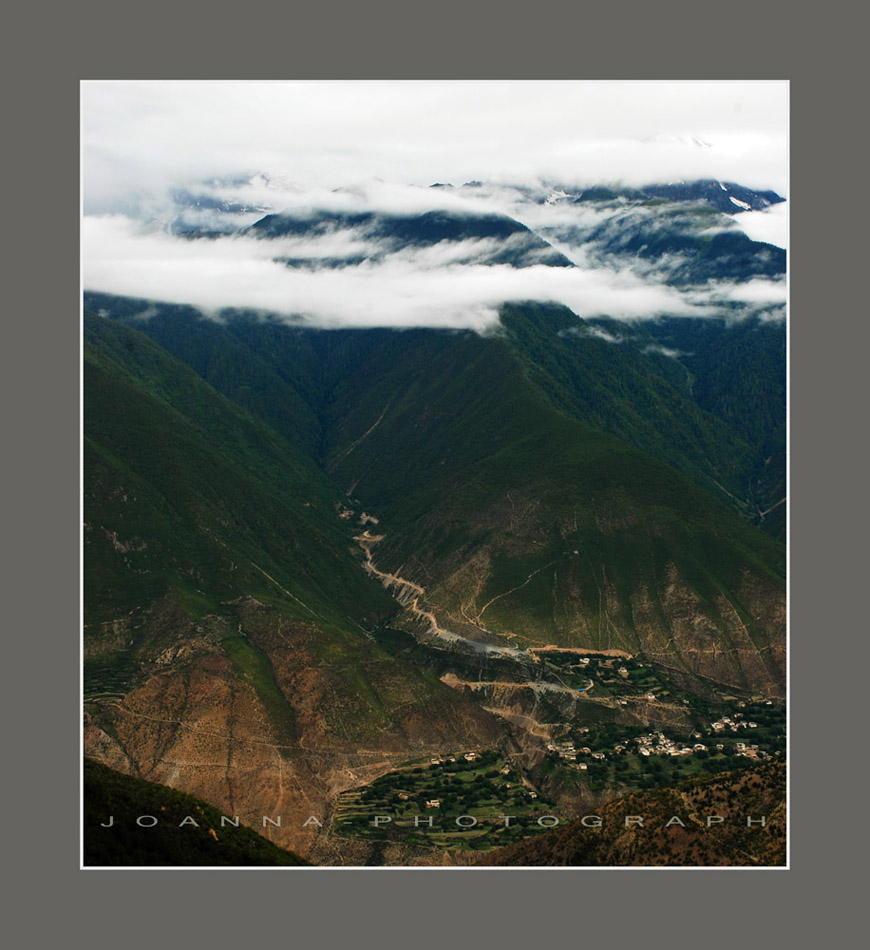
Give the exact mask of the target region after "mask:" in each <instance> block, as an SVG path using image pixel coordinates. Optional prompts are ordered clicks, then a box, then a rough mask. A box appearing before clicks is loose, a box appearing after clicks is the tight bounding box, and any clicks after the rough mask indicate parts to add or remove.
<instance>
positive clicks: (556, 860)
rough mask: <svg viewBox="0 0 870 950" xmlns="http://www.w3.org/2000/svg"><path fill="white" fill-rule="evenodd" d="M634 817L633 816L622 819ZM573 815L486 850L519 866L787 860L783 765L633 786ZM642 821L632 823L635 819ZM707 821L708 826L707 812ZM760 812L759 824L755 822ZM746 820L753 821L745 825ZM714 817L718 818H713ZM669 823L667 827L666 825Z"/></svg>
mask: <svg viewBox="0 0 870 950" xmlns="http://www.w3.org/2000/svg"><path fill="white" fill-rule="evenodd" d="M631 816H633V820H629V822H628V824H626V819H627V818H630V817H631ZM595 817H597V818H598V819H599V822H600V827H593V825H594V819H593V818H591V817H590V818H588V819H587V824H586V825H585V826H584V824H583V823H582V822H581V821H580V820H577V821H575V822H572V823H571V824H570V825H566V826H565V827H564V828H560V829H559V830H558V831H554V832H551V833H550V834H547V835H541V836H539V837H535V838H530V839H527V840H526V841H521V842H518V843H517V844H513V845H509V846H508V847H506V848H503V849H501V850H500V851H496V852H494V853H493V854H490V855H487V856H486V858H485V859H482V860H481V861H480V862H479V863H480V864H486V865H495V866H518V867H566V866H567V867H571V866H586V867H655V866H659V867H667V866H676V867H680V866H705V867H709V866H716V865H719V866H729V865H730V866H740V867H778V866H784V865H785V863H786V837H785V822H786V786H785V766H784V765H781V764H779V763H776V764H771V765H766V766H763V767H761V768H759V769H753V770H746V771H744V772H737V773H726V774H725V775H718V776H715V777H714V778H704V779H700V780H695V781H692V782H684V783H682V784H680V785H677V786H675V787H674V788H668V789H661V790H659V791H649V792H635V793H632V794H631V795H626V796H625V797H623V798H619V799H617V800H616V801H613V802H609V803H608V804H606V805H604V806H603V807H600V808H598V809H596V815H595ZM638 817H639V818H642V819H643V821H642V824H641V825H638V824H637V818H638ZM710 817H712V819H713V820H712V821H711V822H710V823H709V824H708V818H710ZM762 817H763V818H764V825H763V826H762V825H761V824H760V820H761V819H762ZM748 818H751V819H752V820H753V821H754V824H753V825H751V826H749V825H747V819H748ZM718 819H722V820H721V821H719V820H718ZM669 822H670V826H669V824H668V823H669Z"/></svg>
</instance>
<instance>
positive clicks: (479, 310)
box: [83, 176, 786, 331]
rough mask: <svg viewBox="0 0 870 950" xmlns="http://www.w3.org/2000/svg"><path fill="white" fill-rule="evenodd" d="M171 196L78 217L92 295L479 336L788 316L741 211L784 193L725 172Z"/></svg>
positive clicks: (781, 257)
mask: <svg viewBox="0 0 870 950" xmlns="http://www.w3.org/2000/svg"><path fill="white" fill-rule="evenodd" d="M732 193H733V194H732ZM663 195H664V196H665V197H663ZM735 195H741V196H742V197H740V198H739V199H738V198H734V196H735ZM732 198H734V202H735V203H731V199H732ZM267 199H270V200H267ZM167 201H168V203H167V204H166V205H164V207H163V209H162V212H161V213H160V214H159V215H158V216H157V217H154V214H155V208H154V207H153V206H152V205H149V204H147V203H146V204H143V205H141V206H139V207H138V208H136V209H135V210H136V211H137V212H138V213H139V214H144V215H145V217H144V218H138V219H137V218H135V217H132V216H129V215H109V216H87V217H86V218H85V221H84V247H83V250H84V260H85V267H84V285H85V289H86V290H96V291H102V292H109V293H113V294H117V295H121V296H129V297H139V298H144V299H155V300H160V301H163V302H167V303H184V304H189V305H192V306H195V307H198V308H199V309H201V310H202V311H203V312H205V313H207V314H210V315H219V314H220V312H221V311H222V310H230V309H232V310H237V311H238V310H247V311H252V312H258V313H268V314H278V315H280V317H281V318H283V319H285V320H288V321H290V322H293V323H298V324H303V325H309V326H324V327H330V328H335V327H340V326H347V327H352V326H360V327H364V326H394V327H402V326H405V327H407V326H441V327H454V328H456V327H469V328H472V329H475V330H477V331H486V330H492V329H494V328H495V327H496V326H497V323H498V317H497V313H498V309H499V307H500V306H501V305H502V304H504V303H508V302H516V301H523V300H536V301H543V302H553V303H560V304H563V305H565V306H568V307H569V308H571V309H572V310H573V311H574V312H575V313H577V314H578V316H580V317H582V318H589V317H611V318H615V319H629V320H637V319H648V318H654V317H661V316H714V317H726V318H728V319H733V318H740V317H745V316H750V315H762V314H763V315H764V317H765V318H766V319H781V318H782V316H783V306H784V302H785V292H786V291H785V283H784V276H785V252H784V251H783V250H782V249H781V248H779V247H776V246H774V245H768V244H763V243H761V242H757V241H753V240H752V239H751V238H749V237H748V236H747V235H746V234H745V233H744V231H743V230H742V229H741V228H740V227H739V225H738V224H737V223H736V219H739V216H740V213H745V212H743V211H742V208H743V207H744V206H745V207H746V208H754V209H765V208H769V207H775V206H776V204H777V203H781V201H782V199H780V198H779V196H777V195H775V194H774V193H772V192H763V193H756V192H753V191H751V190H750V189H746V188H742V187H740V186H736V185H731V184H725V183H721V182H698V183H695V184H684V185H680V186H663V187H649V188H647V189H646V190H645V191H644V190H639V189H629V188H601V187H598V188H592V189H578V188H569V187H568V186H552V185H543V184H538V185H536V186H509V187H508V186H492V185H485V184H483V183H478V182H473V183H467V184H466V185H464V186H462V187H460V188H453V187H448V186H445V185H439V186H434V187H430V188H425V189H424V188H417V187H410V186H408V187H397V186H390V185H386V184H384V183H379V182H371V183H367V184H366V185H363V186H359V187H357V188H350V189H338V190H336V191H331V192H322V191H320V192H318V191H315V192H313V193H309V192H306V191H303V190H302V189H299V188H290V187H289V186H288V185H287V184H286V183H279V184H278V185H275V184H274V183H272V182H271V180H270V179H267V178H265V177H264V176H255V177H254V178H252V179H250V180H248V181H245V182H243V183H239V182H222V181H218V182H212V183H210V184H203V185H202V186H201V187H200V188H199V189H193V188H188V189H185V190H174V191H172V192H170V193H169V195H168V196H167ZM723 201H725V202H726V204H725V207H726V209H727V210H728V213H725V212H723V211H722V210H721V207H722V202H723ZM271 209H276V210H271ZM267 210H268V213H266V212H267ZM731 212H733V213H731Z"/></svg>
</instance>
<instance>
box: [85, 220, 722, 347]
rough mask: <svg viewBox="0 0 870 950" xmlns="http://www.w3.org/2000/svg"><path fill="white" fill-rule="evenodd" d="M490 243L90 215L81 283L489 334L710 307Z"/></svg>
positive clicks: (621, 274)
mask: <svg viewBox="0 0 870 950" xmlns="http://www.w3.org/2000/svg"><path fill="white" fill-rule="evenodd" d="M486 244H487V242H485V241H484V242H478V241H470V242H442V243H441V244H437V245H435V246H433V247H425V248H405V249H402V250H399V251H395V252H393V253H389V254H387V255H386V256H381V257H379V256H378V255H379V254H380V253H381V252H382V251H383V247H382V246H381V245H379V244H378V243H377V242H366V241H365V240H363V239H362V238H361V237H360V236H359V234H355V233H353V232H350V233H346V234H342V233H336V234H330V235H327V236H325V237H324V239H323V240H312V239H306V238H302V239H292V238H291V239H278V240H276V241H272V240H258V239H256V238H254V237H252V236H250V235H233V236H223V237H219V238H216V239H212V240H203V239H199V240H189V239H186V238H183V237H178V236H175V235H172V234H169V233H167V232H165V231H155V230H147V229H143V228H142V226H141V225H140V224H138V223H136V222H134V221H131V220H130V219H128V218H125V217H122V216H118V215H113V216H89V217H86V218H85V220H84V225H83V260H84V274H83V283H84V289H85V290H91V291H100V292H104V293H111V294H116V295H119V296H128V297H138V298H142V299H146V300H153V301H162V302H171V303H183V304H188V305H191V306H194V307H197V308H199V309H200V310H202V311H203V312H205V313H207V314H210V315H213V316H217V315H219V314H220V312H221V311H222V310H225V309H230V308H231V309H240V310H251V311H259V312H264V313H271V314H275V315H277V316H279V317H283V318H285V319H287V320H288V321H301V322H304V323H306V324H309V325H314V326H320V327H325V328H337V327H411V326H427V327H445V328H460V327H462V328H470V329H473V330H476V331H477V332H486V331H487V330H490V329H492V328H494V327H495V326H497V324H498V310H499V308H500V306H501V305H502V304H504V303H506V302H509V301H525V300H535V301H548V302H550V301H551V302H557V303H561V304H564V305H565V306H567V307H569V308H570V309H571V310H573V311H574V312H575V313H576V314H578V315H579V316H581V317H594V316H610V317H614V318H617V319H642V318H648V317H655V316H660V315H663V314H670V315H676V316H706V315H710V314H712V313H715V308H713V307H711V306H710V304H709V302H708V301H707V300H704V299H701V297H699V296H697V295H696V296H694V297H693V296H690V295H688V294H685V293H683V292H681V291H679V290H677V289H675V288H673V287H669V286H667V285H666V284H662V283H651V282H647V281H645V280H643V279H642V278H640V277H638V276H637V275H636V274H634V273H631V272H630V271H628V270H622V271H620V270H611V269H607V268H600V267H599V268H594V269H588V268H583V267H548V266H545V265H540V264H534V265H532V266H529V267H521V268H515V267H511V266H507V265H503V264H489V265H488V264H482V263H475V260H476V259H477V258H478V257H479V255H480V254H481V252H482V251H484V250H486ZM354 255H357V256H364V257H366V259H365V260H362V261H358V262H355V263H352V264H348V265H347V266H344V267H339V268H332V267H330V268H322V269H316V268H315V269H311V268H307V267H288V266H287V265H286V264H284V263H281V262H280V261H276V260H275V258H276V257H289V258H295V257H305V258H308V259H315V260H316V259H318V258H321V259H322V258H331V257H336V256H339V257H341V256H344V257H353V256H354Z"/></svg>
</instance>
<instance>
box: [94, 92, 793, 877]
mask: <svg viewBox="0 0 870 950" xmlns="http://www.w3.org/2000/svg"><path fill="white" fill-rule="evenodd" d="M80 91H81V97H80V104H81V136H82V140H81V158H82V195H81V201H82V230H81V235H82V237H81V242H82V247H81V257H82V315H81V331H82V401H83V412H82V433H81V446H82V473H83V474H82V523H83V527H82V545H83V586H82V627H83V634H82V647H81V662H82V671H81V672H82V683H83V688H82V689H83V695H82V703H83V726H82V732H81V742H82V825H81V840H82V855H81V864H82V867H84V868H133V867H152V868H161V867H164V868H178V867H196V868H210V869H221V868H239V867H260V868H263V867H269V868H272V867H274V868H282V867H285V868H286V867H293V868H297V869H302V870H306V869H308V870H310V869H315V868H325V867H329V868H348V869H362V868H367V869H371V868H396V867H402V868H409V869H413V868H442V869H445V870H462V869H467V868H478V869H479V868H501V869H510V868H580V867H583V868H601V869H605V868H606V869H613V868H629V867H631V868H648V869H661V868H675V867H681V868H707V867H727V868H785V867H786V866H787V862H788V855H787V850H788V849H787V842H788V834H787V825H786V806H787V798H788V785H787V775H786V769H787V763H786V759H787V749H788V746H787V728H786V727H787V718H788V711H787V704H786V692H787V679H788V660H787V624H786V621H787V613H786V607H787V603H786V578H787V524H788V514H787V503H786V487H787V480H788V457H787V441H788V427H787V319H786V317H787V313H786V310H787V298H788V284H787V262H786V254H787V244H788V240H787V239H788V209H789V187H788V112H789V108H788V106H789V103H788V100H789V84H788V82H786V81H765V82H760V81H759V82H755V81H753V82H749V81H743V82H741V81H727V82H725V81H722V82H711V81H704V82H700V81H699V82H693V81H673V82H661V81H647V82H636V81H631V82H628V81H626V82H613V81H607V82H589V81H582V82H581V81H576V82H574V81H518V80H516V81H514V80H511V81H479V82H478V81H446V80H445V81H407V82H403V81H341V82H339V81H335V82H327V81H293V82H281V81H275V82H260V81H256V82H255V81H250V82H242V81H210V82H206V81H109V80H100V81H96V80H94V81H86V82H82V83H81V87H80Z"/></svg>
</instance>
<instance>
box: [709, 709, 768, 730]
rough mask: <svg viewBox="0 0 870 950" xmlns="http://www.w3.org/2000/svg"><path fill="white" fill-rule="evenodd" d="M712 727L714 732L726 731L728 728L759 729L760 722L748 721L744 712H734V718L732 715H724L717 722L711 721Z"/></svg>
mask: <svg viewBox="0 0 870 950" xmlns="http://www.w3.org/2000/svg"><path fill="white" fill-rule="evenodd" d="M738 720H739V721H738ZM710 727H711V728H712V730H713V732H724V731H725V730H726V729H730V730H731V731H732V732H737V730H738V729H757V728H758V723H757V722H747V720H746V719H744V718H743V713H734V718H733V719H732V718H731V717H730V716H723V717H722V718H721V719H718V720H717V721H716V722H711V723H710Z"/></svg>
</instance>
